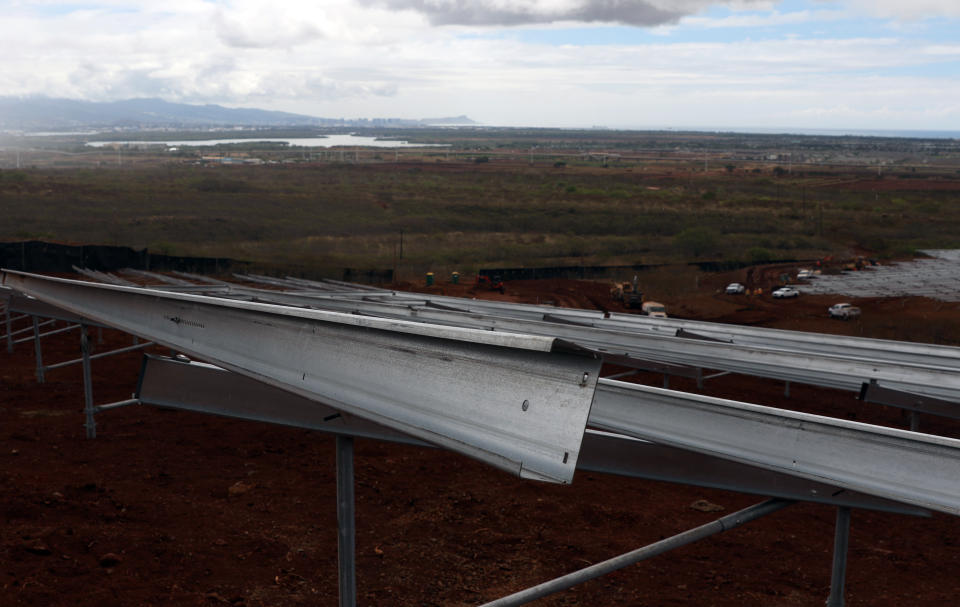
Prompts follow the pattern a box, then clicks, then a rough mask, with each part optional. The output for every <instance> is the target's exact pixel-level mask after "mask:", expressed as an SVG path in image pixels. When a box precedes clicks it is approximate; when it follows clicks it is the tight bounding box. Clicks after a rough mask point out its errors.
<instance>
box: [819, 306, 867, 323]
mask: <svg viewBox="0 0 960 607" xmlns="http://www.w3.org/2000/svg"><path fill="white" fill-rule="evenodd" d="M827 311H828V312H829V313H830V318H839V319H840V320H850V319H852V318H857V317H859V316H860V308H858V307H856V306H855V305H853V304H848V303H838V304H833V305H832V306H830V308H829V309H828V310H827Z"/></svg>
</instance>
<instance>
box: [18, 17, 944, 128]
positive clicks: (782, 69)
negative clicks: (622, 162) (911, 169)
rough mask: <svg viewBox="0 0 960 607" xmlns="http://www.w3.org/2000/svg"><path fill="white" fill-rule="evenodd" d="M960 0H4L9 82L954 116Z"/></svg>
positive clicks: (344, 102)
mask: <svg viewBox="0 0 960 607" xmlns="http://www.w3.org/2000/svg"><path fill="white" fill-rule="evenodd" d="M958 32H960V0H785V1H774V0H731V1H715V0H312V1H300V0H273V1H271V2H266V1H261V0H163V1H162V2H161V1H157V0H78V1H77V2H55V1H45V0H0V40H2V41H3V67H2V69H0V96H26V95H38V94H39V95H48V96H52V97H68V98H74V99H86V100H95V101H104V100H118V99H128V98H133V97H160V98H163V99H166V100H168V101H177V102H186V103H217V104H221V105H225V106H230V107H259V108H264V109H274V110H284V111H290V112H297V113H303V114H309V115H312V116H322V117H346V118H359V117H368V118H373V117H401V118H425V117H441V116H454V115H459V114H466V115H468V116H470V117H471V118H473V119H474V120H477V121H479V122H481V123H484V124H490V125H505V126H559V127H589V126H594V125H597V126H600V125H602V126H609V127H626V128H678V127H679V128H683V127H721V128H739V127H773V128H777V127H801V128H836V129H929V130H960V34H958Z"/></svg>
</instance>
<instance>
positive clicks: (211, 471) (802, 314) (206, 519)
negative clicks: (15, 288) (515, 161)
mask: <svg viewBox="0 0 960 607" xmlns="http://www.w3.org/2000/svg"><path fill="white" fill-rule="evenodd" d="M729 279H732V277H717V278H716V280H717V285H710V284H705V285H704V288H703V291H702V293H701V294H700V295H697V296H696V297H689V298H685V299H684V300H683V301H666V302H665V303H667V305H668V307H669V309H670V312H671V313H672V314H675V315H681V316H686V317H691V318H694V317H696V318H704V319H710V320H721V321H724V322H744V323H749V324H757V325H768V326H779V327H784V328H795V329H803V330H820V331H834V332H846V333H848V334H859V333H861V332H864V331H866V332H868V333H869V332H871V331H877V332H881V333H882V332H884V331H887V332H896V331H898V330H900V329H898V328H897V327H899V326H901V323H902V321H903V320H904V318H905V313H904V310H909V318H910V319H911V322H913V320H912V319H914V318H916V319H918V320H917V322H918V323H920V322H926V323H934V324H937V323H938V322H940V321H941V320H942V321H943V323H945V324H939V325H937V326H940V327H946V330H950V331H952V330H953V328H952V327H953V325H952V324H950V323H951V322H952V321H951V318H956V316H957V310H956V306H955V305H949V304H948V305H945V304H941V303H937V302H929V301H915V302H908V303H904V304H903V305H901V302H883V301H876V302H858V303H861V305H863V306H864V309H865V319H864V322H863V323H841V322H837V321H833V322H831V321H829V320H828V319H827V318H826V315H825V309H826V305H829V303H830V301H828V300H824V299H816V298H810V299H805V298H801V299H799V300H796V301H774V300H772V299H770V298H769V297H761V298H754V299H748V298H739V299H738V298H735V297H731V296H724V295H719V294H717V293H716V290H717V289H718V288H719V285H720V283H722V282H724V281H726V280H729ZM432 288H433V289H434V290H438V291H439V290H446V291H448V292H450V293H451V294H456V293H459V294H462V295H466V296H477V297H496V298H501V297H502V298H504V299H509V300H513V301H528V302H536V301H540V302H544V301H553V302H556V303H558V304H564V305H576V306H581V307H595V306H597V305H598V304H599V305H602V306H604V307H607V308H613V305H612V304H611V303H610V302H609V301H608V285H605V284H602V283H590V282H569V281H537V282H529V283H515V284H514V283H512V284H509V285H508V286H507V293H506V294H505V295H502V296H501V295H500V294H499V293H489V292H476V291H473V292H471V288H472V287H471V286H469V285H458V286H453V285H440V286H435V287H432ZM658 299H660V298H658ZM951 315H952V316H951ZM867 318H869V319H871V320H870V321H869V322H867ZM938 319H939V320H938ZM940 337H941V338H943V339H945V340H948V341H949V340H956V339H957V338H958V337H960V336H958V335H957V334H956V333H953V334H951V335H946V334H943V335H940ZM129 339H130V338H129V336H124V335H120V334H117V333H114V332H112V331H105V332H104V343H103V344H102V345H99V346H98V348H101V349H107V348H110V347H113V346H123V345H127V344H129V343H130V341H129ZM78 352H79V346H78V337H77V334H76V332H72V333H67V334H64V335H61V336H56V337H53V338H49V339H48V340H45V341H44V357H45V360H46V361H47V362H55V361H59V360H67V359H71V358H75V357H76V356H77V355H78ZM0 361H2V363H0V364H2V367H0V368H2V378H0V379H2V384H0V486H2V488H3V489H2V490H3V498H2V500H0V520H2V527H0V586H2V592H0V605H4V606H5V605H44V606H46V605H81V606H90V607H93V606H96V607H103V606H110V605H117V606H121V605H122V606H147V605H234V606H249V607H252V606H263V607H267V606H270V607H287V606H293V605H320V606H325V605H329V606H333V605H336V604H337V594H336V582H337V574H336V572H337V548H336V541H337V535H336V515H335V492H336V487H335V471H334V446H333V439H332V438H331V437H329V436H326V435H323V434H321V433H318V432H313V431H306V430H301V429H296V428H287V427H281V426H273V425H268V424H261V423H253V422H244V421H239V420H231V419H225V418H218V417H212V416H208V415H202V414H195V413H188V412H182V411H172V410H163V409H157V408H149V407H139V406H137V407H126V408H123V409H119V410H115V411H111V412H107V413H104V414H102V415H100V416H98V438H96V439H95V440H87V439H86V438H85V437H84V428H83V426H82V423H83V417H82V412H81V411H82V403H83V395H82V384H81V377H80V369H79V368H77V366H74V367H70V368H67V369H62V370H57V371H52V372H50V373H49V376H48V380H47V383H46V384H45V385H42V386H41V385H38V384H37V382H36V380H35V379H34V377H33V364H34V363H33V356H32V346H31V344H21V345H19V346H17V349H16V351H15V352H14V354H12V355H10V354H7V353H5V352H3V353H0ZM139 365H140V360H139V354H136V353H134V354H129V355H122V356H117V357H111V358H107V359H103V360H99V361H96V362H95V363H94V376H95V392H94V397H95V399H96V401H97V402H98V403H105V402H112V401H116V400H122V399H125V398H128V397H129V396H130V394H131V392H132V391H133V389H134V385H135V382H136V378H137V374H138V371H139ZM638 379H639V381H643V382H644V383H650V384H652V385H660V383H661V378H660V377H659V376H655V375H642V376H640V377H639V378H638ZM671 387H674V388H677V389H686V390H694V389H695V387H694V386H693V385H689V384H685V383H684V382H683V381H681V380H673V381H672V383H671ZM703 392H704V393H705V394H709V395H714V396H720V397H725V398H734V399H737V400H744V401H749V402H754V403H761V404H770V405H775V406H781V407H791V408H795V409H800V410H804V411H811V412H815V413H822V414H828V415H832V416H836V417H841V418H846V419H856V420H860V421H868V422H871V423H879V424H886V425H891V426H897V427H904V425H905V420H904V419H903V417H902V416H901V415H900V413H899V412H897V411H895V410H892V409H888V408H884V407H878V406H876V405H866V404H864V403H861V402H859V401H857V400H856V399H855V398H854V395H852V394H849V393H843V392H838V391H833V390H823V389H816V388H813V387H809V386H797V385H794V386H792V387H791V397H790V398H789V399H785V398H784V396H783V385H782V384H779V383H777V382H773V381H765V380H758V379H753V378H747V377H743V376H737V375H729V376H725V377H722V378H718V379H715V380H711V381H709V382H708V383H707V385H706V387H705V389H704V391H703ZM923 428H924V430H925V431H929V432H933V433H939V434H943V435H947V436H952V437H960V424H956V423H953V422H948V421H944V420H936V419H933V418H925V419H924V426H923ZM356 499H357V558H358V592H359V603H360V604H361V605H377V606H392V605H413V606H420V605H457V606H459V605H476V604H480V603H482V602H485V601H488V600H492V599H494V598H497V597H499V596H502V595H505V594H508V593H510V592H513V591H516V590H520V589H522V588H525V587H528V586H530V585H533V584H537V583H539V582H542V581H545V580H548V579H551V578H553V577H555V576H558V575H561V574H563V573H567V572H569V571H572V570H575V569H578V568H581V567H583V566H586V565H588V564H591V563H594V562H597V561H601V560H604V559H607V558H610V557H612V556H615V555H618V554H621V553H623V552H626V551H629V550H632V549H635V548H638V547H640V546H643V545H646V544H649V543H651V542H654V541H657V540H659V539H662V538H664V537H667V536H670V535H673V534H675V533H678V532H680V531H683V530H686V529H689V528H691V527H694V526H697V525H700V524H703V523H706V522H708V521H711V520H713V519H715V518H717V517H718V516H722V515H723V514H728V513H730V512H733V511H735V510H737V509H739V508H743V507H745V506H748V505H750V504H753V503H757V502H760V501H762V500H763V499H764V498H763V497H762V496H749V495H742V494H737V493H731V492H724V491H716V490H706V489H698V488H695V487H688V486H683V485H674V484H669V483H662V482H651V481H643V480H634V479H625V478H622V477H615V476H607V475H603V474H593V473H579V474H577V476H576V478H575V479H574V482H573V484H572V485H571V486H566V487H558V486H553V485H547V484H541V483H534V482H522V481H520V480H518V479H515V478H512V477H510V476H508V475H506V474H504V473H502V472H499V471H496V470H493V469H491V468H488V467H486V466H483V465H481V464H479V463H476V462H474V461H471V460H468V459H466V458H463V457H460V456H456V455H452V454H450V453H446V452H441V451H437V450H432V449H425V448H414V447H403V446H396V445H390V444H384V443H379V442H374V441H368V440H359V439H358V440H357V453H356ZM704 502H706V503H707V504H708V506H707V507H706V508H704ZM704 510H708V511H704ZM709 510H714V511H709ZM834 517H835V510H834V509H832V508H830V507H826V506H819V505H811V504H798V505H794V506H791V507H789V508H787V509H785V510H782V511H780V512H778V513H776V514H773V515H771V516H769V517H767V518H764V519H760V520H758V521H755V522H753V523H750V524H747V525H745V526H743V527H740V528H737V529H735V530H732V531H728V532H726V533H724V534H721V535H718V536H715V537H713V538H711V539H708V540H705V541H702V542H700V543H697V544H694V545H692V546H689V547H686V548H683V549H680V550H677V551H674V552H671V553H668V554H665V555H662V556H659V557H656V558H654V559H652V560H649V561H646V562H644V563H641V564H639V565H635V566H632V567H629V568H627V569H625V570H623V571H620V572H618V573H615V574H613V575H609V576H606V577H603V578H600V579H598V580H596V581H593V582H589V583H586V584H583V585H582V586H579V587H577V588H575V589H573V590H570V591H567V592H564V593H562V594H559V595H555V596H553V597H550V598H547V599H543V600H541V601H539V602H537V603H535V604H536V605H543V606H547V605H549V606H557V605H590V606H598V605H622V606H649V607H654V606H656V607H664V606H672V605H676V606H679V605H684V606H688V605H698V606H700V605H717V606H730V607H733V606H738V607H739V606H742V605H764V606H801V605H803V606H808V605H822V604H823V603H824V601H825V599H826V597H827V595H828V592H829V582H830V566H831V553H832V546H833V529H834ZM958 523H960V520H958V519H957V518H956V517H950V516H945V515H934V516H933V517H931V518H913V517H905V516H898V515H891V514H882V513H873V512H866V511H855V512H854V513H853V521H852V530H851V538H850V561H849V572H848V577H847V589H848V592H847V604H848V605H851V606H871V607H879V606H898V607H900V606H904V605H951V604H955V602H956V597H957V596H960V524H958Z"/></svg>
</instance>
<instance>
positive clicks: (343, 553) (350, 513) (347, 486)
mask: <svg viewBox="0 0 960 607" xmlns="http://www.w3.org/2000/svg"><path fill="white" fill-rule="evenodd" d="M353 490H354V485H353V437H352V436H344V435H341V434H338V435H337V557H338V563H339V576H338V579H339V586H340V607H355V606H356V604H357V575H356V558H355V554H356V551H355V540H356V529H355V526H354V508H353V504H354V495H353Z"/></svg>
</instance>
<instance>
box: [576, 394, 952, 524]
mask: <svg viewBox="0 0 960 607" xmlns="http://www.w3.org/2000/svg"><path fill="white" fill-rule="evenodd" d="M590 424H591V425H592V426H594V427H597V428H601V429H604V430H609V431H611V432H616V433H618V434H625V435H628V436H634V437H637V438H642V439H645V440H649V441H653V442H656V443H660V444H664V445H670V446H674V447H678V448H680V449H687V450H691V451H696V452H698V453H705V454H708V455H712V456H715V457H720V458H723V459H730V460H733V461H737V462H741V463H745V464H749V465H751V466H757V467H759V468H765V469H768V470H774V471H776V472H783V473H785V474H790V475H793V476H799V477H801V478H807V479H810V480H814V481H818V482H824V483H829V484H835V485H837V486H840V487H842V488H845V489H850V490H854V491H859V492H861V493H867V494H869V495H875V496H878V497H883V498H886V499H890V500H893V501H897V502H902V503H905V504H912V505H914V506H918V507H921V508H929V509H931V510H938V511H940V512H947V513H950V514H954V515H958V514H960V440H957V439H952V438H945V437H941V436H933V435H928V434H918V433H915V432H908V431H906V430H899V429H895V428H885V427H881V426H872V425H869V424H862V423H857V422H851V421H847V420H841V419H836V418H832V417H824V416H820V415H811V414H808V413H798V412H795V411H786V410H783V409H774V408H772V407H763V406H760V405H752V404H749V403H741V402H736V401H730V400H724V399H719V398H712V397H708V396H700V395H696V394H686V393H680V392H671V391H669V390H662V389H660V388H653V387H649V386H639V385H637V384H628V383H624V382H619V381H614V380H607V379H602V380H600V385H599V386H598V388H597V395H596V400H595V402H594V406H593V410H592V411H591V414H590Z"/></svg>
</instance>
